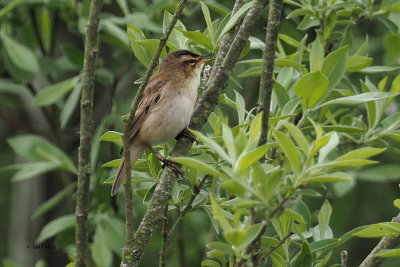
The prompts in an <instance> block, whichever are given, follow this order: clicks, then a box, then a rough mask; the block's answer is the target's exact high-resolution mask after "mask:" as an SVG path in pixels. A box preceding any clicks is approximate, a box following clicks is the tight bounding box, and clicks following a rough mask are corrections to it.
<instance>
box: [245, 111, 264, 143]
mask: <svg viewBox="0 0 400 267" xmlns="http://www.w3.org/2000/svg"><path fill="white" fill-rule="evenodd" d="M262 116H263V114H262V112H260V113H258V114H257V115H256V117H255V118H254V119H253V121H252V122H251V124H250V130H249V141H248V143H247V147H248V148H253V147H254V146H255V145H257V144H258V140H259V139H260V133H261V125H262Z"/></svg>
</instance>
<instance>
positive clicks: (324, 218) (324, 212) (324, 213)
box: [318, 199, 332, 240]
mask: <svg viewBox="0 0 400 267" xmlns="http://www.w3.org/2000/svg"><path fill="white" fill-rule="evenodd" d="M331 214H332V206H331V205H330V204H329V201H328V200H327V199H326V200H325V201H324V204H322V207H321V209H320V211H319V213H318V225H319V237H320V239H321V240H322V239H325V238H326V234H327V231H328V227H329V220H330V218H331Z"/></svg>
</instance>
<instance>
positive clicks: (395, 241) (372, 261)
mask: <svg viewBox="0 0 400 267" xmlns="http://www.w3.org/2000/svg"><path fill="white" fill-rule="evenodd" d="M392 222H397V223H400V214H398V215H397V217H394V218H393V219H392ZM399 244H400V235H399V236H395V237H384V238H382V239H381V241H379V243H378V245H376V247H375V248H374V249H373V250H372V251H371V253H370V254H369V255H368V256H367V257H366V258H365V260H364V261H363V262H362V263H361V264H360V267H376V266H379V265H380V264H381V263H382V262H383V261H384V260H385V258H380V257H377V256H376V254H377V253H379V252H380V251H381V250H383V249H391V248H394V247H396V246H397V245H399Z"/></svg>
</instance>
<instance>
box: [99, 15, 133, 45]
mask: <svg viewBox="0 0 400 267" xmlns="http://www.w3.org/2000/svg"><path fill="white" fill-rule="evenodd" d="M129 26H130V25H128V27H129ZM100 28H101V29H103V30H104V32H106V33H107V34H109V35H111V36H112V37H114V38H115V39H117V40H118V41H119V42H120V43H121V44H122V45H123V46H124V47H127V48H128V47H129V39H130V37H129V38H128V36H126V33H125V31H124V30H122V29H121V28H120V27H118V26H117V25H115V23H114V22H113V21H112V20H111V19H102V20H100ZM128 35H129V32H128Z"/></svg>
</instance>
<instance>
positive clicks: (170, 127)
mask: <svg viewBox="0 0 400 267" xmlns="http://www.w3.org/2000/svg"><path fill="white" fill-rule="evenodd" d="M207 56H208V55H204V56H200V55H197V54H195V53H193V52H190V51H188V50H177V51H175V52H173V53H171V54H169V55H167V56H166V57H164V58H163V59H162V61H161V64H160V67H159V70H158V72H157V73H155V74H153V75H152V76H151V78H150V81H149V83H148V85H147V86H146V88H145V90H144V92H143V96H142V98H141V100H140V102H139V105H138V108H137V111H136V113H135V118H134V122H133V126H132V129H131V133H130V134H131V155H130V156H131V162H132V166H133V165H134V164H135V162H136V160H137V159H138V158H139V157H140V156H141V155H142V154H143V152H144V150H145V149H146V147H149V148H150V149H152V150H153V151H154V152H155V153H156V155H157V157H158V158H159V159H160V160H161V161H162V162H164V164H165V165H167V166H168V167H170V168H171V169H173V170H175V171H178V172H179V169H178V167H177V164H176V163H173V162H172V161H169V160H167V159H165V158H164V157H162V156H161V154H159V153H158V152H157V151H156V150H155V149H154V148H153V147H152V145H155V144H159V143H162V142H165V141H168V140H170V139H172V138H174V137H176V136H177V135H178V134H179V133H182V134H183V135H185V136H187V137H189V138H190V132H189V131H187V128H186V127H187V126H188V125H189V121H190V118H191V117H192V113H193V109H194V105H195V103H196V100H197V88H198V86H199V84H200V74H201V69H202V67H203V65H204V63H205V62H207V61H210V59H205V57H207ZM124 163H125V159H124V158H122V161H121V164H120V165H119V168H118V171H117V174H116V176H115V180H114V184H113V186H112V189H111V196H114V195H116V194H117V191H118V188H119V186H120V185H121V182H122V181H123V179H124V178H125V175H124V171H123V167H124Z"/></svg>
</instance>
